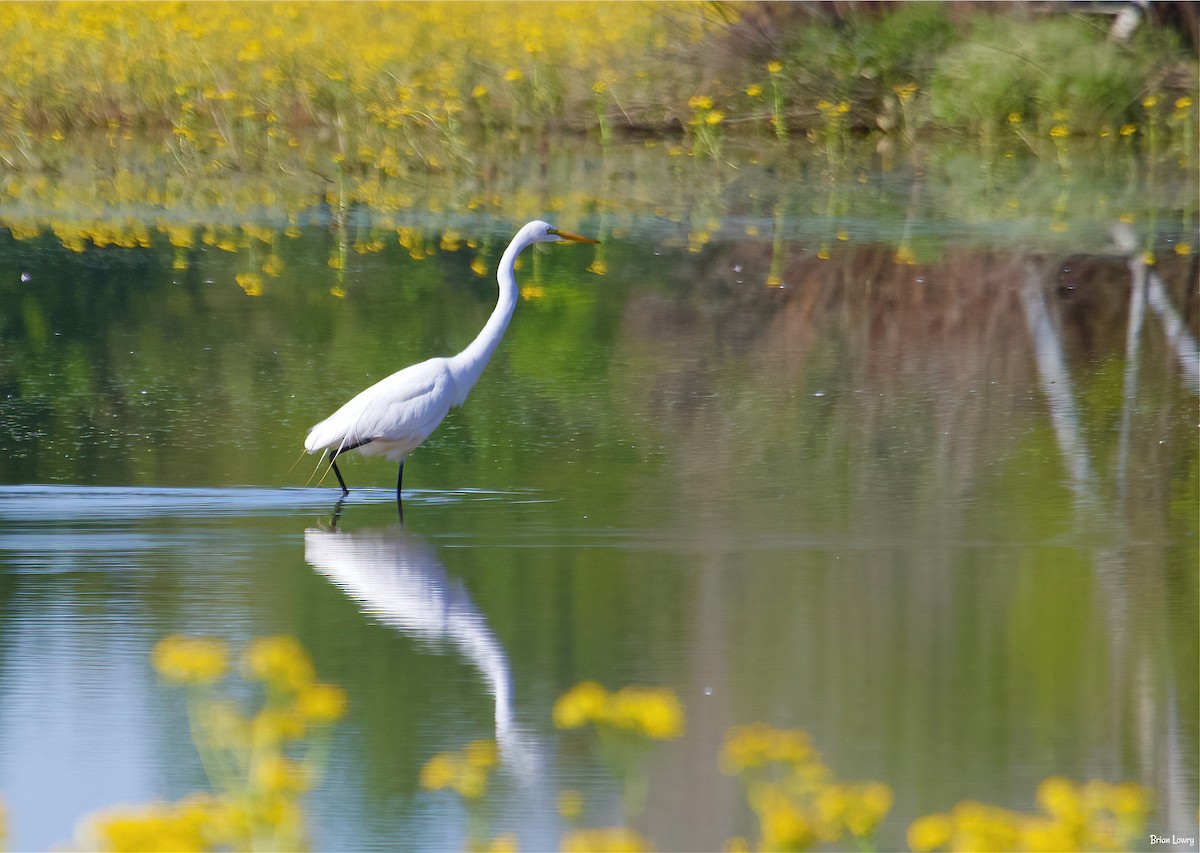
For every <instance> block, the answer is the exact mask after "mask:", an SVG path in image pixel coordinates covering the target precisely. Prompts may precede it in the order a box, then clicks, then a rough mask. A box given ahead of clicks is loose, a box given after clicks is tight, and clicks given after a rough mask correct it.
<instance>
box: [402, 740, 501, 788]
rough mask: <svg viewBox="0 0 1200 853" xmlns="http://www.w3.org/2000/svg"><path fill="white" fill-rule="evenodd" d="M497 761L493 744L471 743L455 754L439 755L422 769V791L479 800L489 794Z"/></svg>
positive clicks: (442, 753)
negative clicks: (489, 778) (486, 793)
mask: <svg viewBox="0 0 1200 853" xmlns="http://www.w3.org/2000/svg"><path fill="white" fill-rule="evenodd" d="M498 759H499V753H498V752H497V750H496V742H495V741H492V740H476V741H471V742H470V743H469V744H467V745H466V746H464V747H463V748H462V749H460V750H458V751H456V752H439V753H438V754H437V755H435V756H434V757H433V758H431V759H429V761H427V762H425V766H424V767H422V768H421V787H422V788H425V789H427V790H430V791H441V790H450V791H454V792H456V793H457V794H458V795H459V796H460V797H462V798H463V799H465V800H478V799H479V798H480V797H482V796H483V795H484V793H485V792H486V791H487V783H488V777H489V776H490V775H491V772H492V770H494V769H495V767H496V764H497V761H498Z"/></svg>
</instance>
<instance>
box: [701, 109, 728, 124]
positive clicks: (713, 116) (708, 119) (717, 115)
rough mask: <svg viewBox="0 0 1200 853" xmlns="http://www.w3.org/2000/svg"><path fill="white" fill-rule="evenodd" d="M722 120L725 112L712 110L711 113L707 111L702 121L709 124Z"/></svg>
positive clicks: (718, 122)
mask: <svg viewBox="0 0 1200 853" xmlns="http://www.w3.org/2000/svg"><path fill="white" fill-rule="evenodd" d="M724 120H725V113H723V112H721V111H720V110H713V111H712V112H711V113H709V114H708V115H706V116H705V117H704V123H705V124H710V125H716V124H720V123H721V122H723V121H724Z"/></svg>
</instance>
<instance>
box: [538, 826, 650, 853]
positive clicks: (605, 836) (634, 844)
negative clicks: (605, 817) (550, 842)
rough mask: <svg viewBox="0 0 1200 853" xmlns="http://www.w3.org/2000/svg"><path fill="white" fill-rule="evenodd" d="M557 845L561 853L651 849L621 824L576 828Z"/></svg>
mask: <svg viewBox="0 0 1200 853" xmlns="http://www.w3.org/2000/svg"><path fill="white" fill-rule="evenodd" d="M558 846H559V849H560V850H561V851H563V853H639V851H643V850H650V849H651V847H650V844H649V843H648V842H647V841H646V839H644V838H642V836H640V835H638V833H637V832H635V831H634V830H632V829H628V828H626V827H623V826H617V827H604V828H600V829H577V830H574V831H573V832H568V833H567V834H566V835H564V836H563V837H562V838H561V839H560V840H559V843H558Z"/></svg>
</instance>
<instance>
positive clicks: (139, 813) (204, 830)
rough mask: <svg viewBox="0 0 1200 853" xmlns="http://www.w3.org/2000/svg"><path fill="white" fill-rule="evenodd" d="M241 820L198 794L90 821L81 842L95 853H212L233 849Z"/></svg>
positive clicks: (115, 809) (113, 812)
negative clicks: (101, 852)
mask: <svg viewBox="0 0 1200 853" xmlns="http://www.w3.org/2000/svg"><path fill="white" fill-rule="evenodd" d="M237 822H238V819H237V816H236V815H233V814H230V813H228V812H227V810H226V808H225V807H224V805H223V804H222V803H221V802H220V801H219V800H217V799H216V798H214V797H211V796H208V795H204V794H197V795H193V796H190V797H187V798H185V799H182V800H180V801H179V802H177V803H149V804H146V805H142V806H132V807H128V806H115V807H113V808H110V809H105V810H104V811H102V812H97V813H96V814H93V815H92V816H90V817H89V818H88V819H87V820H86V821H85V822H84V823H83V825H82V826H81V827H80V831H79V833H78V834H77V839H76V840H77V841H78V842H80V843H81V844H82V845H84V846H85V847H87V848H93V849H96V850H120V851H128V853H142V852H143V851H144V853H156V851H160V850H173V851H179V853H189V851H202V850H213V849H216V848H219V847H223V846H226V845H229V844H232V843H233V842H234V841H235V840H236V838H238V837H239V836H238V833H237V832H236V831H233V832H231V831H230V830H233V829H234V827H235V825H236V824H237Z"/></svg>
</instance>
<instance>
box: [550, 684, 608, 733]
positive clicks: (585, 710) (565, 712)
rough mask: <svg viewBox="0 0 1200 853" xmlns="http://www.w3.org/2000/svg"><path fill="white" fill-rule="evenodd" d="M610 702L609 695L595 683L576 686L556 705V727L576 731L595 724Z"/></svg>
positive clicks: (554, 711)
mask: <svg viewBox="0 0 1200 853" xmlns="http://www.w3.org/2000/svg"><path fill="white" fill-rule="evenodd" d="M607 701H608V693H607V692H606V691H605V689H604V688H603V687H601V686H600V685H599V684H597V683H596V682H595V681H582V682H580V683H579V684H576V685H575V686H574V687H572V688H571V689H570V690H568V691H567V692H566V693H564V694H563V695H562V696H560V697H558V701H557V702H555V703H554V710H553V711H552V716H553V718H554V725H555V726H556V727H557V728H560V729H576V728H579V727H580V726H582V725H586V724H587V723H590V722H593V721H594V720H596V719H597V718H598V717H599V714H600V711H601V710H602V709H603V708H604V705H605V703H606V702H607Z"/></svg>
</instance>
